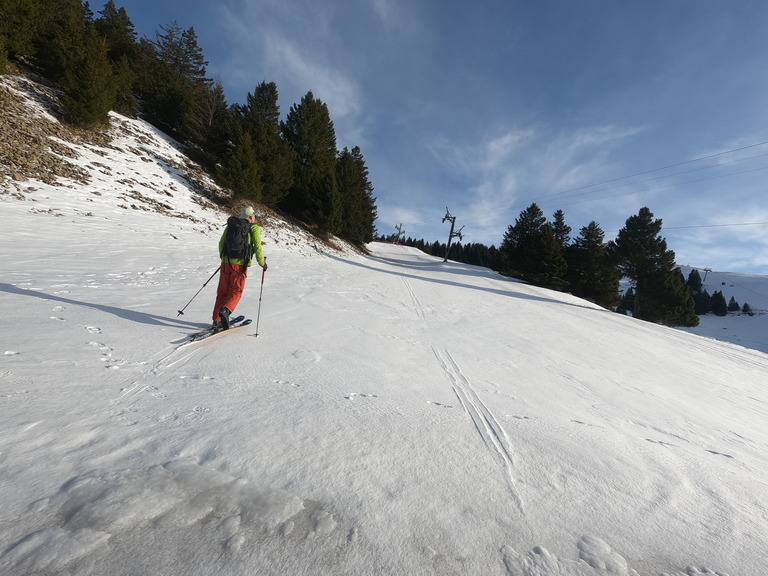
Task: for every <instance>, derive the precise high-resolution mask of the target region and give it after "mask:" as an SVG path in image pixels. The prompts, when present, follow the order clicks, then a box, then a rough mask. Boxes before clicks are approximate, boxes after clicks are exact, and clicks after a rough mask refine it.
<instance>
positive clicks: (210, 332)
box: [187, 316, 252, 343]
mask: <svg viewBox="0 0 768 576" xmlns="http://www.w3.org/2000/svg"><path fill="white" fill-rule="evenodd" d="M251 322H252V320H251V319H250V318H246V317H245V316H236V317H235V318H230V320H229V329H228V330H214V329H213V328H206V329H205V330H202V331H200V332H195V333H194V334H192V335H191V336H190V337H189V340H187V343H190V342H199V341H200V340H205V339H207V338H210V337H211V336H216V335H217V334H222V333H224V332H229V331H230V330H234V329H235V328H240V327H242V326H247V325H248V324H250V323H251Z"/></svg>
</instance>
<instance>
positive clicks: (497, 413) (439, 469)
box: [0, 80, 768, 576]
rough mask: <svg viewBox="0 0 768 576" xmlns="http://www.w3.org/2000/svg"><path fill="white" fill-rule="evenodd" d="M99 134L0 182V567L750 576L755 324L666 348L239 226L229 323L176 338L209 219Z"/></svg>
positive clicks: (767, 391) (427, 270) (465, 276)
mask: <svg viewBox="0 0 768 576" xmlns="http://www.w3.org/2000/svg"><path fill="white" fill-rule="evenodd" d="M6 82H7V80H6ZM30 106H35V104H34V103H33V102H30ZM33 109H34V108H33ZM38 113H41V114H42V113H43V112H42V111H38ZM112 121H113V129H112V131H113V141H112V145H111V146H110V147H107V148H97V147H95V146H87V145H80V146H77V145H71V147H72V148H73V149H75V150H76V152H77V156H78V157H77V162H78V163H80V165H82V166H83V167H86V168H87V169H88V170H89V171H90V172H91V181H90V182H89V183H88V184H78V183H74V182H68V181H64V182H61V185H59V186H49V185H46V184H42V183H39V182H34V181H24V182H15V181H12V180H10V179H9V178H5V179H4V180H2V193H0V211H1V213H2V221H3V227H2V230H0V241H1V242H2V253H3V258H2V260H0V313H1V314H2V317H3V330H2V333H0V351H2V352H3V360H2V367H0V407H1V409H2V418H1V419H0V573H2V574H9V575H13V576H16V575H37V574H71V575H91V574H92V575H101V574H110V575H126V576H127V575H133V574H173V575H185V576H188V575H209V574H232V575H245V574H254V575H255V574H259V575H264V574H274V575H286V574H291V575H299V574H307V575H310V574H311V575H323V574H327V575H338V574H398V575H401V574H409V575H418V574H424V575H429V574H436V575H452V574H454V575H460V574H461V575H464V574H473V575H474V574H482V575H509V576H554V575H571V576H608V575H611V576H613V575H619V576H650V575H653V576H656V575H662V574H663V575H668V576H684V575H685V576H694V575H703V574H719V575H727V576H755V575H757V574H762V573H764V571H765V567H766V566H768V550H767V548H766V542H768V474H766V473H767V472H768V427H766V423H767V420H768V388H766V381H767V379H766V373H768V354H766V352H768V345H766V340H767V339H768V337H766V333H767V332H766V326H767V324H766V318H768V316H766V315H765V314H760V313H758V314H756V315H755V316H752V317H747V316H744V317H729V318H727V319H719V320H718V319H715V318H714V317H712V318H710V317H707V318H705V319H704V320H705V321H704V322H702V326H700V327H699V328H697V329H693V330H692V331H696V330H698V332H697V333H695V334H691V333H688V332H687V331H683V330H676V329H672V328H666V327H662V326H657V325H653V324H649V323H644V322H640V321H637V320H634V319H632V318H628V317H625V316H620V315H618V314H615V313H612V312H608V311H606V310H603V309H601V308H599V307H597V306H595V305H593V304H591V303H589V302H586V301H584V300H580V299H578V298H575V297H572V296H570V295H568V294H563V293H557V292H552V291H548V290H544V289H540V288H536V287H532V286H529V285H526V284H523V283H519V282H516V281H514V280H511V279H507V278H503V277H500V276H498V275H497V274H495V273H493V272H492V271H490V270H487V269H483V268H477V267H472V266H467V265H462V264H457V263H454V262H445V263H444V262H443V261H442V259H438V258H433V257H430V256H427V255H424V254H422V253H420V252H418V251H416V250H414V249H409V248H404V247H402V246H397V245H390V244H379V243H373V244H371V245H369V246H368V248H369V251H370V253H369V254H361V253H358V252H355V251H353V250H350V249H344V248H342V247H341V244H336V245H327V244H324V243H321V242H319V241H315V240H313V239H311V238H310V237H307V236H306V235H304V234H303V233H302V232H301V231H300V230H299V229H297V228H295V227H292V226H289V225H287V224H285V223H283V222H281V221H280V220H278V219H276V218H275V217H274V216H270V215H268V214H267V213H264V214H263V215H262V218H261V224H262V226H263V238H264V241H265V246H264V253H265V255H266V256H267V262H268V264H269V269H268V271H267V272H266V273H265V274H264V275H263V276H262V274H261V273H260V270H259V269H258V268H256V269H254V270H252V271H251V273H250V275H249V279H248V284H247V286H246V293H245V296H244V298H243V300H242V301H241V304H240V306H239V307H238V309H237V313H240V314H245V315H246V316H248V317H250V318H253V319H254V323H253V324H251V326H250V327H248V328H243V329H241V330H239V331H236V332H233V333H231V334H224V335H222V336H221V337H217V338H215V339H212V340H210V341H203V342H199V343H192V344H190V343H188V338H189V335H190V334H191V333H193V332H195V331H197V330H200V329H201V328H203V327H205V326H207V325H209V324H210V321H211V313H212V306H213V301H214V298H215V283H216V278H215V277H214V279H213V280H211V282H210V283H209V284H208V285H207V286H205V287H204V286H203V284H204V283H205V282H206V280H208V279H209V278H210V277H211V275H212V274H213V273H214V271H215V270H216V267H217V266H218V255H217V246H216V245H217V241H218V237H219V234H220V233H221V230H222V226H223V225H224V222H225V220H226V215H225V214H224V213H222V212H219V211H217V210H216V209H215V208H213V207H212V206H211V204H210V203H209V202H206V201H204V199H202V198H201V197H200V196H199V194H198V193H197V192H196V191H195V190H193V189H191V188H190V185H189V182H188V180H187V179H186V177H185V176H184V174H183V172H182V171H180V170H179V166H183V165H185V163H186V162H187V160H186V159H184V158H183V156H181V154H180V153H179V152H178V150H177V149H176V148H175V146H174V144H173V142H172V141H170V140H168V139H166V138H165V137H162V136H161V135H160V134H159V133H157V132H156V131H155V130H153V129H152V128H151V127H149V126H148V125H146V124H144V123H143V122H141V121H138V120H131V119H127V118H123V117H120V116H117V115H113V117H112ZM157 202H162V204H163V205H164V207H165V208H164V209H162V210H158V208H157ZM720 274H721V275H722V277H723V278H728V280H722V279H713V278H714V277H710V278H708V281H710V279H711V281H712V282H722V281H728V282H733V283H734V286H733V289H735V288H737V287H746V289H748V290H749V291H752V292H754V293H755V294H756V295H757V296H762V297H764V295H765V294H766V291H765V290H766V286H768V278H766V277H749V278H746V279H745V278H740V277H736V276H731V275H726V274H724V273H720ZM262 278H263V282H262ZM718 278H719V277H718ZM718 289H719V288H718ZM729 289H731V287H730V286H729V287H728V288H726V289H724V292H725V294H726V297H729V295H730V294H729ZM198 290H200V293H199V295H198V296H196V297H194V298H193V296H194V295H195V294H196V293H197V292H198ZM761 290H762V292H761ZM757 296H756V297H754V298H750V297H747V298H746V300H747V301H748V302H749V303H750V304H751V305H752V307H753V309H755V310H756V311H758V312H759V311H760V310H761V309H762V310H765V309H766V308H768V305H765V304H764V303H761V302H760V301H759V298H758V297H757ZM190 299H192V301H191V303H190V304H189V305H188V307H187V308H186V309H185V311H184V314H183V315H179V314H178V310H180V309H182V308H183V307H184V306H185V305H186V304H187V303H188V302H189V301H190ZM718 321H719V322H721V324H719V325H717V326H716V325H715V324H714V323H715V322H718ZM722 322H738V325H737V324H722ZM257 328H258V331H257ZM725 332H727V333H728V334H727V335H726V337H725V338H720V336H722V335H723V333H725ZM731 336H733V337H731ZM716 338H720V340H718V339H716ZM729 339H730V341H729V342H724V341H722V340H729Z"/></svg>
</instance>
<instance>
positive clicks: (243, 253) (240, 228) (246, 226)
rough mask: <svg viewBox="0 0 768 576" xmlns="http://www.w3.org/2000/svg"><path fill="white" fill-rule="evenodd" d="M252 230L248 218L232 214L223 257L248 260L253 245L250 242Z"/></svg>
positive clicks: (228, 224)
mask: <svg viewBox="0 0 768 576" xmlns="http://www.w3.org/2000/svg"><path fill="white" fill-rule="evenodd" d="M250 232H251V223H250V222H248V220H243V219H242V218H237V217H236V216H230V218H229V220H227V236H226V238H225V239H224V249H223V250H222V251H221V255H222V257H224V256H226V257H227V258H237V259H238V260H248V258H250V257H251V245H250V244H248V235H249V234H250Z"/></svg>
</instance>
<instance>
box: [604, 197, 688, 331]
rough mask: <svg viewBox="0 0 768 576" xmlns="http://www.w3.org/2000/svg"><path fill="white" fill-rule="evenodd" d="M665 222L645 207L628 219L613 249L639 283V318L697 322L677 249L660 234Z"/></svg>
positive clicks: (623, 267)
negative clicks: (675, 262)
mask: <svg viewBox="0 0 768 576" xmlns="http://www.w3.org/2000/svg"><path fill="white" fill-rule="evenodd" d="M661 226H662V221H661V219H658V220H654V219H653V213H652V212H651V211H650V210H649V209H648V208H646V207H644V208H641V209H640V211H639V213H638V214H637V215H636V216H631V217H629V218H628V219H627V221H626V224H625V226H624V228H622V229H621V230H620V231H619V235H618V236H617V238H616V240H615V241H613V242H611V243H610V244H609V249H610V251H611V254H612V257H613V258H614V262H615V263H616V265H617V267H618V269H619V271H620V272H621V273H623V275H624V276H626V277H627V278H629V279H630V280H632V281H633V282H634V283H635V303H634V316H635V317H636V318H640V319H642V320H648V321H652V322H663V323H665V324H669V325H682V326H696V325H697V324H698V318H697V317H696V314H695V305H694V302H693V298H692V297H691V293H690V291H689V290H688V289H687V287H686V286H685V284H684V282H683V280H682V278H681V273H680V269H679V268H675V267H674V261H675V253H674V252H673V251H671V250H667V242H666V240H665V239H664V238H662V237H661V236H660V235H659V233H660V232H661Z"/></svg>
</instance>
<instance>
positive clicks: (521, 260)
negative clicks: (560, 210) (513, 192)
mask: <svg viewBox="0 0 768 576" xmlns="http://www.w3.org/2000/svg"><path fill="white" fill-rule="evenodd" d="M561 231H562V230H561ZM500 252H501V258H502V265H503V266H504V268H506V270H505V269H502V270H501V272H502V273H505V274H510V275H513V276H519V277H520V278H523V279H524V280H528V281H529V282H533V283H535V284H539V285H541V286H546V287H547V288H555V289H562V288H563V287H564V286H565V285H566V280H565V274H566V271H567V264H566V261H565V257H564V256H563V253H562V249H561V248H560V244H559V242H558V240H557V239H556V238H555V232H554V230H553V229H552V226H551V225H550V224H549V223H547V219H546V218H545V217H544V214H543V213H542V211H541V209H540V208H539V207H538V205H537V204H536V203H535V202H534V203H533V204H531V205H530V206H529V207H528V208H526V209H525V210H523V211H522V212H521V213H520V217H519V218H517V219H516V220H515V224H514V225H510V226H509V228H508V229H507V232H506V233H505V234H504V240H503V242H502V245H501V248H500Z"/></svg>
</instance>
